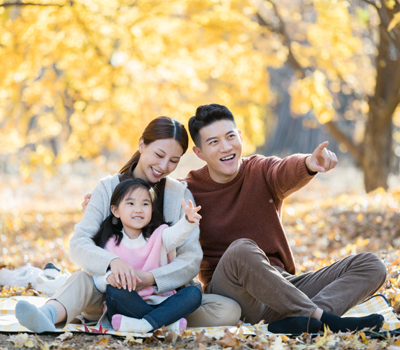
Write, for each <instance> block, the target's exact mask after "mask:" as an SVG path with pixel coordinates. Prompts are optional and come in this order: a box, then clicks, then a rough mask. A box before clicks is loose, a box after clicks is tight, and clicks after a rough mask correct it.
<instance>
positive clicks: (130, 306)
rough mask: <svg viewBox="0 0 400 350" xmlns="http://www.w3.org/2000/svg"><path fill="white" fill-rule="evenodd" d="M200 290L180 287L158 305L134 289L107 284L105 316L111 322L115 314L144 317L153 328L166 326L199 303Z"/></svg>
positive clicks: (195, 307) (190, 311) (196, 306)
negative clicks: (150, 303)
mask: <svg viewBox="0 0 400 350" xmlns="http://www.w3.org/2000/svg"><path fill="white" fill-rule="evenodd" d="M201 296H202V294H201V292H200V290H199V289H198V288H196V287H193V286H190V287H186V288H182V289H180V290H178V291H177V293H176V294H174V295H172V296H170V297H169V298H167V299H166V300H164V301H163V302H162V303H161V304H158V305H149V304H147V303H146V302H145V301H144V300H143V299H142V297H141V296H139V294H138V293H137V292H136V291H132V292H129V291H128V290H127V289H122V288H121V289H118V288H115V287H113V286H111V285H108V286H107V292H106V303H107V317H108V320H109V321H110V322H111V319H112V317H113V316H114V315H115V314H121V315H123V316H127V317H132V318H138V319H141V318H144V319H145V320H146V321H147V322H149V323H150V324H151V325H152V326H153V329H157V328H160V327H162V326H168V325H170V324H171V323H174V322H175V321H178V320H179V319H181V318H182V317H187V316H188V315H189V314H191V313H192V312H193V311H194V310H196V309H197V308H198V307H199V306H200V304H201Z"/></svg>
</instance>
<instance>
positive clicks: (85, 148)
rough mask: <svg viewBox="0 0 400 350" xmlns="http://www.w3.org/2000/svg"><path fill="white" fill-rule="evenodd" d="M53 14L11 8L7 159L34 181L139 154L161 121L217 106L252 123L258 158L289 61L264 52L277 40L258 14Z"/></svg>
mask: <svg viewBox="0 0 400 350" xmlns="http://www.w3.org/2000/svg"><path fill="white" fill-rule="evenodd" d="M35 2H37V3H43V2H41V1H36V0H35ZM46 3H48V4H49V6H34V5H32V6H17V5H15V6H7V7H4V8H3V7H0V9H1V14H0V29H1V30H0V33H1V34H0V36H1V46H0V60H1V62H3V63H4V64H3V66H2V70H1V72H0V86H1V89H0V125H1V128H0V152H1V153H3V154H18V155H19V156H21V157H19V159H20V161H21V171H22V172H23V173H24V174H25V176H29V174H30V172H31V170H33V169H42V170H46V171H50V170H51V167H52V166H54V165H56V166H57V165H59V164H62V163H65V162H70V161H73V160H75V159H77V158H79V157H83V158H93V157H97V156H98V155H99V154H101V153H103V152H104V151H105V150H107V149H108V150H113V149H121V143H125V144H128V145H130V147H131V150H130V151H129V153H133V151H134V150H135V149H136V146H137V141H138V137H139V135H140V133H141V131H142V130H143V128H144V126H145V125H147V123H148V122H149V121H150V120H151V119H153V118H155V117H156V116H158V115H169V116H171V117H174V118H177V119H178V120H180V121H182V122H183V123H186V122H187V120H188V119H189V117H190V116H192V115H193V114H194V112H195V109H196V107H197V106H198V105H200V104H205V103H212V102H215V103H221V104H226V105H228V107H230V108H231V109H232V110H235V109H236V110H243V111H245V113H248V114H243V120H247V121H249V120H251V122H250V123H249V125H247V123H244V125H245V127H246V131H247V132H246V133H247V137H246V139H245V149H247V150H248V152H251V151H253V150H254V149H255V146H257V145H260V144H262V143H263V142H264V128H263V118H266V113H265V105H266V103H267V101H268V98H269V91H268V74H267V70H266V68H267V66H268V65H275V66H276V65H280V64H282V63H283V62H284V61H285V59H286V54H287V52H286V51H287V50H286V49H285V48H284V47H282V45H279V46H278V45H275V47H270V46H263V47H261V48H260V49H259V48H258V47H255V46H254V44H253V43H254V42H255V41H260V38H261V35H270V33H269V32H268V31H266V30H265V28H260V26H259V25H258V24H257V23H256V22H255V21H254V20H253V19H252V18H251V17H250V15H251V14H254V13H255V12H256V9H255V7H254V5H253V4H252V3H251V2H247V1H239V0H235V1H231V2H223V3H219V2H215V1H212V0H206V1H205V0H190V1H180V0H171V1H168V2H153V1H152V2H149V1H137V2H135V4H134V5H128V4H127V3H126V2H125V1H123V0H113V1H104V0H82V1H75V2H66V1H57V0H52V1H49V2H46ZM271 42H272V43H275V44H277V43H278V42H279V39H278V38H275V40H271ZM254 118H255V119H256V120H255V119H254ZM239 119H240V118H239ZM28 144H29V145H32V146H30V147H29V148H25V151H24V152H22V150H23V149H24V147H25V146H26V145H28ZM39 146H42V147H44V148H42V149H41V148H39ZM38 149H39V150H41V151H40V152H39V151H38ZM124 149H125V148H124ZM124 156H129V155H127V154H124ZM22 164H23V165H22Z"/></svg>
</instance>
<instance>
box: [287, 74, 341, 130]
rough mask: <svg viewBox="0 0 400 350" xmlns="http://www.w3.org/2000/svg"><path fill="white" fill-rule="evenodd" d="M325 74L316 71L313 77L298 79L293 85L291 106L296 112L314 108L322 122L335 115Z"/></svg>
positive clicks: (304, 111) (301, 112)
mask: <svg viewBox="0 0 400 350" xmlns="http://www.w3.org/2000/svg"><path fill="white" fill-rule="evenodd" d="M325 80H326V77H325V74H324V73H323V72H321V71H318V70H317V71H315V72H314V74H313V75H312V76H311V77H306V78H304V79H302V80H298V81H297V82H296V83H294V84H293V85H292V87H291V95H292V99H291V106H292V109H293V111H294V112H295V113H298V114H304V113H307V112H308V111H309V110H310V109H313V110H314V112H315V114H316V117H317V118H318V121H319V122H320V123H321V124H325V123H327V122H329V121H330V120H331V119H332V118H333V115H334V110H333V107H332V101H333V98H332V96H331V94H330V92H329V90H328V88H327V87H326V84H325Z"/></svg>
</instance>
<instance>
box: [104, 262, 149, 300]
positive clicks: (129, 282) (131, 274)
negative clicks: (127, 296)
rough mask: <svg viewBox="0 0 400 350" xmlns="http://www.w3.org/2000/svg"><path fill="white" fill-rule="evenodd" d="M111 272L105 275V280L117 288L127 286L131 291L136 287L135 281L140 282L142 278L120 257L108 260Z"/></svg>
mask: <svg viewBox="0 0 400 350" xmlns="http://www.w3.org/2000/svg"><path fill="white" fill-rule="evenodd" d="M110 267H111V272H112V274H111V275H109V276H108V277H107V281H108V282H109V283H110V284H111V285H112V286H113V287H117V288H119V289H120V288H121V287H122V288H124V289H126V286H128V290H129V291H130V292H131V291H132V290H135V289H136V283H137V282H139V283H140V282H142V280H141V279H140V278H139V277H138V276H136V273H135V269H134V268H133V267H132V266H129V265H128V264H127V263H125V262H123V261H122V260H121V259H114V260H111V262H110Z"/></svg>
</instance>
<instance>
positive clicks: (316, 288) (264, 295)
mask: <svg viewBox="0 0 400 350" xmlns="http://www.w3.org/2000/svg"><path fill="white" fill-rule="evenodd" d="M385 278H386V268H385V266H384V264H383V263H382V261H381V260H380V259H379V258H378V257H377V256H376V255H374V254H371V253H361V254H357V255H353V256H349V257H347V258H345V259H343V260H340V261H337V262H336V263H334V264H332V265H330V266H326V267H324V268H322V269H320V270H318V271H315V272H310V273H305V274H302V275H300V276H296V275H291V274H289V273H288V272H286V271H285V270H283V269H282V268H279V267H276V266H271V265H270V263H269V260H268V258H267V256H266V255H265V253H264V252H263V251H262V250H261V249H260V248H259V247H258V245H257V244H256V243H255V242H254V241H252V240H250V239H238V240H236V241H235V242H233V243H232V244H231V245H230V246H229V247H228V249H227V250H226V251H225V253H224V255H223V256H222V258H221V260H220V261H219V263H218V265H217V268H216V269H215V272H214V275H213V277H212V280H211V283H210V285H209V286H208V288H207V292H209V293H214V294H219V295H223V296H226V297H228V298H231V299H233V300H236V301H237V302H238V303H239V304H240V306H241V309H242V315H241V318H242V319H244V320H245V322H250V323H252V324H254V323H258V322H259V321H261V320H264V321H265V322H266V323H269V322H271V321H275V320H279V319H282V318H284V317H289V316H301V315H302V316H310V315H311V314H312V313H313V312H314V311H315V310H316V309H317V307H319V308H320V309H322V310H324V311H327V312H330V313H333V314H335V315H342V314H344V313H345V312H346V311H347V310H349V309H350V308H352V307H353V306H355V305H357V304H358V303H360V302H362V301H363V300H364V299H366V298H367V297H368V296H370V295H373V294H374V293H375V292H376V291H377V290H378V289H379V288H380V287H381V286H382V284H383V283H384V282H385Z"/></svg>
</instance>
